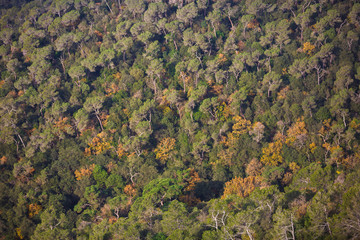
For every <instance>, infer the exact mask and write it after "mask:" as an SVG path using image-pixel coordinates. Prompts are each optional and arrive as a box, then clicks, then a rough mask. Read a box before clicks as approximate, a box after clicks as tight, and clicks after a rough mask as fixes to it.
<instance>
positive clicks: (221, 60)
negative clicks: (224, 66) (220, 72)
mask: <svg viewBox="0 0 360 240" xmlns="http://www.w3.org/2000/svg"><path fill="white" fill-rule="evenodd" d="M217 61H218V63H224V62H226V61H227V58H226V57H225V55H224V54H222V53H219V55H218V59H217Z"/></svg>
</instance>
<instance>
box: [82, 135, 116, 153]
mask: <svg viewBox="0 0 360 240" xmlns="http://www.w3.org/2000/svg"><path fill="white" fill-rule="evenodd" d="M110 140H111V139H109V138H108V137H107V136H106V133H105V132H101V133H99V134H98V135H97V136H96V137H94V138H93V139H92V140H91V142H90V143H89V144H88V145H89V147H87V148H85V155H86V156H90V155H98V154H100V153H102V152H104V151H106V150H109V149H111V148H112V146H111V145H110Z"/></svg>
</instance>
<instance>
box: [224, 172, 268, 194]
mask: <svg viewBox="0 0 360 240" xmlns="http://www.w3.org/2000/svg"><path fill="white" fill-rule="evenodd" d="M261 183H262V178H261V177H254V176H249V177H246V178H241V177H235V178H233V179H232V180H230V181H229V182H226V183H225V189H224V194H223V195H222V197H221V198H222V199H225V198H226V197H227V196H228V195H232V194H236V195H237V196H239V197H242V198H244V197H247V196H249V195H250V193H251V192H252V191H254V190H255V188H256V187H260V186H262V184H261Z"/></svg>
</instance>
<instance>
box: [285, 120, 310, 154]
mask: <svg viewBox="0 0 360 240" xmlns="http://www.w3.org/2000/svg"><path fill="white" fill-rule="evenodd" d="M307 133H308V131H307V130H306V128H305V122H304V117H301V118H298V119H297V121H296V122H295V123H294V124H293V125H292V126H291V127H290V128H289V129H288V131H287V138H286V140H285V143H286V144H289V145H294V146H297V147H300V148H301V147H302V146H303V145H304V143H305V141H306V137H307Z"/></svg>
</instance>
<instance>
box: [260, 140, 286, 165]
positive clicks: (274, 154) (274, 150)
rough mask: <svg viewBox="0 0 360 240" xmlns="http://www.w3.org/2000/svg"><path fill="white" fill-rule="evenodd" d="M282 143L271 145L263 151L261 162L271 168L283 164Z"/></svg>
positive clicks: (277, 142)
mask: <svg viewBox="0 0 360 240" xmlns="http://www.w3.org/2000/svg"><path fill="white" fill-rule="evenodd" d="M282 146H283V144H282V142H281V141H280V140H278V141H276V142H272V143H270V144H269V145H268V146H267V147H264V148H263V150H262V154H263V155H262V157H261V162H262V163H263V164H265V165H269V166H277V165H279V164H280V163H282V162H283V157H282V156H281V149H282Z"/></svg>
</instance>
